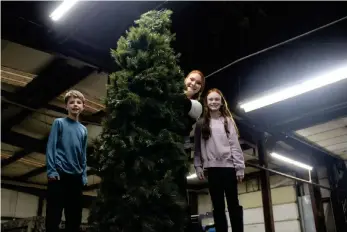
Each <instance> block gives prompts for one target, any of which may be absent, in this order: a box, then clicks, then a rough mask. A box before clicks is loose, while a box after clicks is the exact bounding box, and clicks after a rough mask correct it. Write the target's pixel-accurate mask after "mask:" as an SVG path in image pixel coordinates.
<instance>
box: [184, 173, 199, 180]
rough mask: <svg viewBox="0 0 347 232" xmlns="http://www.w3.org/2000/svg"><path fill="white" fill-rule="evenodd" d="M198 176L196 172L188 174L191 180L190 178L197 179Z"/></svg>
mask: <svg viewBox="0 0 347 232" xmlns="http://www.w3.org/2000/svg"><path fill="white" fill-rule="evenodd" d="M197 177H198V175H196V173H194V174H191V175H189V176H187V179H188V180H189V179H195V178H197Z"/></svg>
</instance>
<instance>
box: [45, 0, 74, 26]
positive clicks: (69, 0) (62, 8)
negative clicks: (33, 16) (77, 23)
mask: <svg viewBox="0 0 347 232" xmlns="http://www.w3.org/2000/svg"><path fill="white" fill-rule="evenodd" d="M77 2H78V0H64V1H63V2H62V3H61V4H60V5H59V6H58V7H57V8H56V9H55V10H54V11H53V12H52V13H51V15H50V16H49V17H50V18H51V19H52V20H53V21H57V20H59V19H60V18H61V17H62V16H64V15H65V14H66V13H67V12H68V11H69V10H70V9H71V8H72V7H73V6H74V5H75V4H76V3H77Z"/></svg>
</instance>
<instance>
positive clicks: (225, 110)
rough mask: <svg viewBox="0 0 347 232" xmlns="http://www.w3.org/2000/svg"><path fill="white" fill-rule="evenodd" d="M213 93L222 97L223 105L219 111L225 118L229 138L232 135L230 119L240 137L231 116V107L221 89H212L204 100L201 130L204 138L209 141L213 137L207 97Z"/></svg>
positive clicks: (225, 127)
mask: <svg viewBox="0 0 347 232" xmlns="http://www.w3.org/2000/svg"><path fill="white" fill-rule="evenodd" d="M212 92H216V93H218V94H219V95H220V96H221V100H222V105H221V107H220V109H219V111H220V113H221V116H222V117H223V118H224V129H225V132H226V134H227V136H229V134H230V131H229V129H228V118H230V119H231V121H232V123H233V125H234V127H235V131H236V133H237V134H238V135H239V130H238V129H237V126H236V123H235V121H234V119H233V116H232V115H231V112H230V110H229V107H228V103H227V102H226V100H225V98H224V96H223V94H222V92H221V91H220V90H219V89H216V88H214V89H210V90H209V91H208V92H207V94H206V96H205V98H204V114H203V123H202V129H201V133H202V138H203V139H205V140H207V139H209V138H210V136H211V128H210V119H211V115H210V109H209V108H208V105H207V97H208V95H209V94H210V93H212Z"/></svg>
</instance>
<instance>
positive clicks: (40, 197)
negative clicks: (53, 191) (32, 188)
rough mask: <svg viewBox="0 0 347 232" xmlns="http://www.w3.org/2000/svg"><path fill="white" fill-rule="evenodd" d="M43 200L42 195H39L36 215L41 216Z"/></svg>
mask: <svg viewBox="0 0 347 232" xmlns="http://www.w3.org/2000/svg"><path fill="white" fill-rule="evenodd" d="M44 200H45V197H44V196H39V203H38V205H37V216H42V213H43V202H44Z"/></svg>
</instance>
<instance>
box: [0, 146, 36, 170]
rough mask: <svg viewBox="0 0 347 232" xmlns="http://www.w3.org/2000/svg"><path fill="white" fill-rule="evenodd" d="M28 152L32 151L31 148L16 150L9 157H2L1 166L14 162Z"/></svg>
mask: <svg viewBox="0 0 347 232" xmlns="http://www.w3.org/2000/svg"><path fill="white" fill-rule="evenodd" d="M30 153H32V151H31V150H26V149H23V150H20V151H17V152H16V153H14V154H13V155H12V156H10V157H9V158H7V159H4V160H2V161H1V168H4V167H6V166H8V165H10V164H12V163H14V162H16V161H17V160H20V159H21V158H24V157H25V156H27V155H29V154H30Z"/></svg>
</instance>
